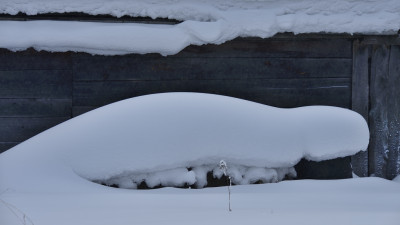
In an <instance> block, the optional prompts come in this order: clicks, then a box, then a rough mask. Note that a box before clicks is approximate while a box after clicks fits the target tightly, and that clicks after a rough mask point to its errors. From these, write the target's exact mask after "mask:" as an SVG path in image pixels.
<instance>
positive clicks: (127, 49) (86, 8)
mask: <svg viewBox="0 0 400 225" xmlns="http://www.w3.org/2000/svg"><path fill="white" fill-rule="evenodd" d="M399 11H400V1H398V0H383V1H382V0H368V1H365V0H335V1H331V0H279V1H276V0H265V1H251V0H250V1H246V0H233V1H225V0H145V1H143V0H116V1H105V0H85V1H81V0H70V1H60V0H1V1H0V13H5V14H17V13H19V12H23V13H26V14H29V15H35V14H38V13H51V12H58V13H63V12H84V13H88V14H93V15H97V14H111V15H114V16H117V17H120V16H124V15H129V16H149V17H152V18H159V17H163V18H171V19H178V20H183V21H184V22H182V23H180V24H177V25H150V24H146V25H144V24H115V23H111V24H110V23H89V22H61V21H58V22H56V21H28V22H21V21H19V22H18V21H0V31H1V35H0V47H1V48H8V49H11V50H14V51H16V50H23V49H26V48H29V47H34V48H35V49H38V50H48V51H68V50H71V51H83V52H88V53H92V54H108V55H112V54H127V53H153V52H155V53H161V54H163V55H171V54H175V53H177V52H179V51H180V50H182V49H183V48H185V47H186V46H188V45H190V44H194V45H202V44H207V43H213V44H221V43H223V42H225V41H228V40H232V39H234V38H236V37H248V36H252V37H262V38H266V37H271V36H273V35H274V34H276V33H278V32H294V33H295V34H298V33H312V32H314V33H315V32H328V33H350V34H353V33H366V34H370V33H373V34H396V33H397V31H398V30H399V29H400V13H398V12H399Z"/></svg>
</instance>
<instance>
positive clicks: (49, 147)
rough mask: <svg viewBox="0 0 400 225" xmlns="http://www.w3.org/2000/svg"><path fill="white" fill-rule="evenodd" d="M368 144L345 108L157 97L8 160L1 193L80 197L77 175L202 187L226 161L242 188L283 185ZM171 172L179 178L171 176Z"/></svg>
mask: <svg viewBox="0 0 400 225" xmlns="http://www.w3.org/2000/svg"><path fill="white" fill-rule="evenodd" d="M368 141H369V131H368V127H367V124H366V122H365V120H364V119H363V118H362V117H361V116H360V115H359V114H357V113H355V112H353V111H350V110H347V109H342V108H337V107H328V106H310V107H301V108H294V109H280V108H274V107H270V106H266V105H262V104H258V103H254V102H249V101H245V100H241V99H236V98H231V97H225V96H218V95H212V94H200V93H164V94H154V95H147V96H141V97H136V98H131V99H127V100H124V101H120V102H117V103H114V104H110V105H108V106H105V107H102V108H99V109H96V110H94V111H92V112H89V113H86V114H83V115H81V116H78V117H76V118H73V119H71V120H69V121H67V122H64V123H62V124H60V125H58V126H56V127H54V128H51V129H49V130H47V131H45V132H43V133H41V134H39V135H37V136H35V137H33V138H31V139H29V140H27V141H25V142H23V143H21V144H20V145H18V146H16V147H14V148H12V149H10V150H8V151H6V152H4V153H2V154H0V177H1V179H2V180H1V182H0V191H1V190H2V189H7V188H10V189H16V190H21V189H22V190H25V189H26V190H30V191H32V190H42V189H43V185H44V186H46V187H47V188H48V189H50V190H52V191H54V190H63V189H65V188H74V187H76V189H80V188H79V185H76V184H78V183H82V182H87V181H85V180H83V179H81V178H79V177H78V176H77V175H76V174H78V175H80V176H81V177H84V178H86V179H89V180H107V179H113V178H124V177H130V178H132V175H135V174H136V175H140V176H142V175H143V174H145V175H146V179H149V180H150V181H149V182H150V183H151V177H152V176H153V178H154V179H153V180H158V181H154V182H153V184H154V185H157V184H160V183H161V184H162V182H163V181H162V180H160V179H159V178H160V177H165V176H167V175H168V176H173V174H179V176H181V177H184V178H182V179H183V181H182V180H179V179H180V178H177V179H178V180H177V181H174V182H175V183H179V182H186V181H187V180H189V181H194V180H195V179H198V180H199V181H201V182H204V179H203V178H201V176H203V177H204V173H205V172H204V171H208V170H209V169H213V168H212V166H214V165H215V166H216V165H218V163H219V161H220V160H221V159H223V160H225V161H226V162H227V164H228V168H229V167H231V169H232V170H231V171H228V172H229V173H230V175H231V176H232V177H233V178H234V179H237V183H249V182H250V181H249V180H252V179H253V180H254V179H257V177H258V178H259V179H262V178H263V177H264V178H265V179H266V180H268V179H272V178H274V177H275V178H276V180H279V179H282V176H284V175H286V174H289V175H290V174H293V173H294V172H293V171H292V169H290V167H292V166H294V165H295V164H296V163H297V162H298V161H299V160H300V159H301V158H306V159H310V160H315V161H319V160H328V159H333V158H337V157H343V156H348V155H353V154H355V153H357V152H358V151H360V150H365V149H366V148H367V145H368ZM210 166H211V167H210ZM186 168H193V172H192V173H188V171H186ZM269 168H275V169H277V170H276V171H275V172H276V173H274V171H272V170H268V169H269ZM278 168H280V169H278ZM166 170H171V171H172V172H171V171H170V172H171V173H168V174H164V175H163V171H164V172H165V171H166ZM185 171H186V172H185ZM240 171H242V172H240ZM149 173H150V174H149ZM171 174H172V175H171ZM202 174H203V175H202ZM235 174H240V175H244V177H243V178H242V177H240V176H239V175H238V176H236V177H240V178H236V177H235ZM246 174H248V175H247V176H246ZM196 175H197V178H196ZM215 175H216V176H218V174H215ZM140 176H139V177H140ZM199 176H200V177H199ZM38 177H45V179H43V178H40V179H39V178H38ZM246 179H247V180H246ZM38 180H41V181H40V182H38ZM72 180H74V182H72ZM168 180H171V179H168ZM146 182H147V181H146ZM157 182H159V183H157ZM165 182H168V181H165ZM71 183H74V184H75V185H71ZM122 183H124V184H127V185H131V187H132V184H129V183H126V182H122ZM93 185H94V184H93ZM60 186H61V187H62V188H61V187H60ZM199 186H202V185H199ZM132 188H134V187H132Z"/></svg>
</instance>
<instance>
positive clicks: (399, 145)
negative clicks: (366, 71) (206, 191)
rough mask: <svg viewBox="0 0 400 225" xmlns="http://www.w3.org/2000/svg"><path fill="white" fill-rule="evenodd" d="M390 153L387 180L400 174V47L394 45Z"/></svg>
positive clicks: (390, 73)
mask: <svg viewBox="0 0 400 225" xmlns="http://www.w3.org/2000/svg"><path fill="white" fill-rule="evenodd" d="M388 86H389V87H388V98H387V99H388V105H387V117H388V134H389V136H388V146H387V147H388V149H387V150H388V153H387V155H385V156H386V157H387V169H386V174H385V175H386V178H387V179H393V178H394V177H396V175H398V174H400V135H399V133H400V46H399V45H392V46H391V48H390V56H389V84H388Z"/></svg>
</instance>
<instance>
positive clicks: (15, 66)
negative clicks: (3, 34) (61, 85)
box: [0, 48, 71, 71]
mask: <svg viewBox="0 0 400 225" xmlns="http://www.w3.org/2000/svg"><path fill="white" fill-rule="evenodd" d="M70 67H71V53H69V52H65V53H51V52H46V51H39V52H38V51H36V50H34V49H32V48H30V49H27V50H25V51H19V52H12V51H9V50H7V49H2V48H0V70H5V71H7V70H53V69H56V70H63V69H69V68H70Z"/></svg>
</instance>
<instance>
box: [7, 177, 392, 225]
mask: <svg viewBox="0 0 400 225" xmlns="http://www.w3.org/2000/svg"><path fill="white" fill-rule="evenodd" d="M0 199H2V200H4V201H7V202H8V203H11V204H13V205H14V206H17V207H18V208H19V210H21V211H23V212H24V213H25V214H26V215H27V216H28V217H29V218H30V219H31V220H32V221H33V222H34V224H35V225H54V224H57V225H71V224H74V225H88V224H96V225H110V224H117V225H131V224H154V225H160V224H163V225H179V224H182V225H186V224H199V225H204V224H232V225H235V224H238V225H242V224H285V225H292V224H296V225H302V224H304V225H310V224H315V225H320V224H324V225H338V224H340V225H382V224H384V225H398V224H399V223H400V184H399V183H395V182H392V181H387V180H384V179H381V178H356V179H347V180H332V181H321V180H319V181H313V180H298V181H283V182H280V183H274V184H259V185H240V186H234V187H233V188H232V196H231V199H232V203H231V205H232V206H231V208H232V212H228V194H227V189H226V187H219V188H206V189H175V188H163V189H157V190H126V189H113V188H106V187H104V189H103V190H92V191H90V192H88V191H83V192H66V193H57V194H54V193H40V194H38V193H35V194H33V193H13V191H12V190H10V191H8V192H5V193H3V194H2V195H0ZM0 215H1V216H0V224H4V225H14V224H21V223H19V222H18V220H17V217H16V216H15V215H14V214H13V213H12V212H11V211H9V210H8V208H6V207H4V205H2V203H1V202H0ZM18 215H21V218H22V216H23V214H21V213H18ZM27 224H30V223H27Z"/></svg>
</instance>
